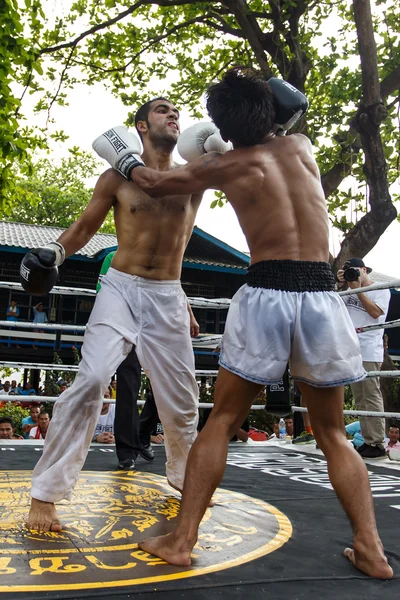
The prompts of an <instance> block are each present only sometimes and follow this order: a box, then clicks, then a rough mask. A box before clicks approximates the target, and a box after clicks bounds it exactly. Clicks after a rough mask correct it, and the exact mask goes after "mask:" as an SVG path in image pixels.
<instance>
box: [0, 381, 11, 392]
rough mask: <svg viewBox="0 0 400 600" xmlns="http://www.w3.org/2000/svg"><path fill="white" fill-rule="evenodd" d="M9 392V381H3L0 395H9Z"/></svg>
mask: <svg viewBox="0 0 400 600" xmlns="http://www.w3.org/2000/svg"><path fill="white" fill-rule="evenodd" d="M10 392H11V384H10V382H9V381H5V382H4V384H3V389H2V392H1V393H2V394H9V393H10Z"/></svg>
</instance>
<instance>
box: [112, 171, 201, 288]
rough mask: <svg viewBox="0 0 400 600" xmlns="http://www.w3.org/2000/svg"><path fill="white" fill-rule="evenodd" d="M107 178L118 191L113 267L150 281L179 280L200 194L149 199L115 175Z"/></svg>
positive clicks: (116, 194)
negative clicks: (112, 181)
mask: <svg viewBox="0 0 400 600" xmlns="http://www.w3.org/2000/svg"><path fill="white" fill-rule="evenodd" d="M106 175H107V176H108V177H111V178H113V180H114V181H115V184H114V185H115V190H116V192H115V197H116V202H115V205H114V219H115V227H116V232H117V238H118V250H117V252H116V253H115V256H114V258H113V261H112V265H111V266H112V267H114V268H115V269H118V270H119V271H123V272H125V273H129V274H131V275H138V276H139V277H147V278H149V279H157V280H163V279H165V280H171V279H179V278H180V275H181V269H182V259H183V254H184V251H185V248H186V246H187V244H188V241H189V239H190V236H191V234H192V230H193V225H194V220H195V217H196V213H197V209H198V207H199V204H200V201H201V194H196V195H193V196H168V197H167V198H150V197H149V196H148V195H147V194H145V193H144V192H142V191H141V190H140V188H139V187H138V186H136V185H135V184H134V183H132V182H128V181H126V180H125V179H123V178H122V177H121V176H120V175H119V174H118V173H117V172H116V171H112V170H110V171H108V172H107V174H106Z"/></svg>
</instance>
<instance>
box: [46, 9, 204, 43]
mask: <svg viewBox="0 0 400 600" xmlns="http://www.w3.org/2000/svg"><path fill="white" fill-rule="evenodd" d="M200 3H203V4H209V3H208V2H206V0H139V1H138V2H136V3H135V4H133V5H132V6H130V7H129V8H127V9H126V10H124V11H122V12H121V13H118V15H116V16H115V17H113V18H112V19H108V20H107V21H103V22H102V23H98V24H97V25H94V26H93V27H91V28H90V29H88V30H87V31H84V32H83V33H81V34H80V35H78V37H77V38H75V39H74V40H72V41H70V42H66V43H65V44H59V45H58V46H49V47H48V48H42V49H41V50H40V51H39V55H41V54H50V53H52V52H56V51H57V50H63V49H64V48H72V47H75V46H77V45H78V44H79V42H81V41H82V40H83V39H84V38H85V37H87V36H88V35H91V34H92V33H96V31H100V30H101V29H106V28H107V27H110V26H111V25H114V24H115V23H118V21H121V20H122V19H125V17H127V16H128V15H131V14H132V13H134V12H135V10H137V9H138V8H140V7H141V6H146V5H148V4H157V5H158V6H181V5H184V4H200Z"/></svg>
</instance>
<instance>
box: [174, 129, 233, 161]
mask: <svg viewBox="0 0 400 600" xmlns="http://www.w3.org/2000/svg"><path fill="white" fill-rule="evenodd" d="M228 150H232V144H231V143H230V142H224V140H223V139H222V137H221V134H220V132H219V129H218V128H217V127H216V126H215V125H214V123H210V122H209V121H203V122H202V123H196V125H192V127H189V128H188V129H185V131H183V132H182V133H181V135H180V136H179V138H178V152H179V154H180V155H181V156H182V158H184V159H185V160H187V161H188V162H190V161H192V160H195V159H196V158H199V156H203V154H207V153H208V152H221V153H224V152H228Z"/></svg>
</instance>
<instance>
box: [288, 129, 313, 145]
mask: <svg viewBox="0 0 400 600" xmlns="http://www.w3.org/2000/svg"><path fill="white" fill-rule="evenodd" d="M286 140H288V141H289V142H291V143H292V144H296V145H297V146H299V147H303V148H306V149H311V148H312V144H311V142H310V139H309V138H308V137H307V136H306V135H304V134H303V133H291V134H290V135H288V136H286Z"/></svg>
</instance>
